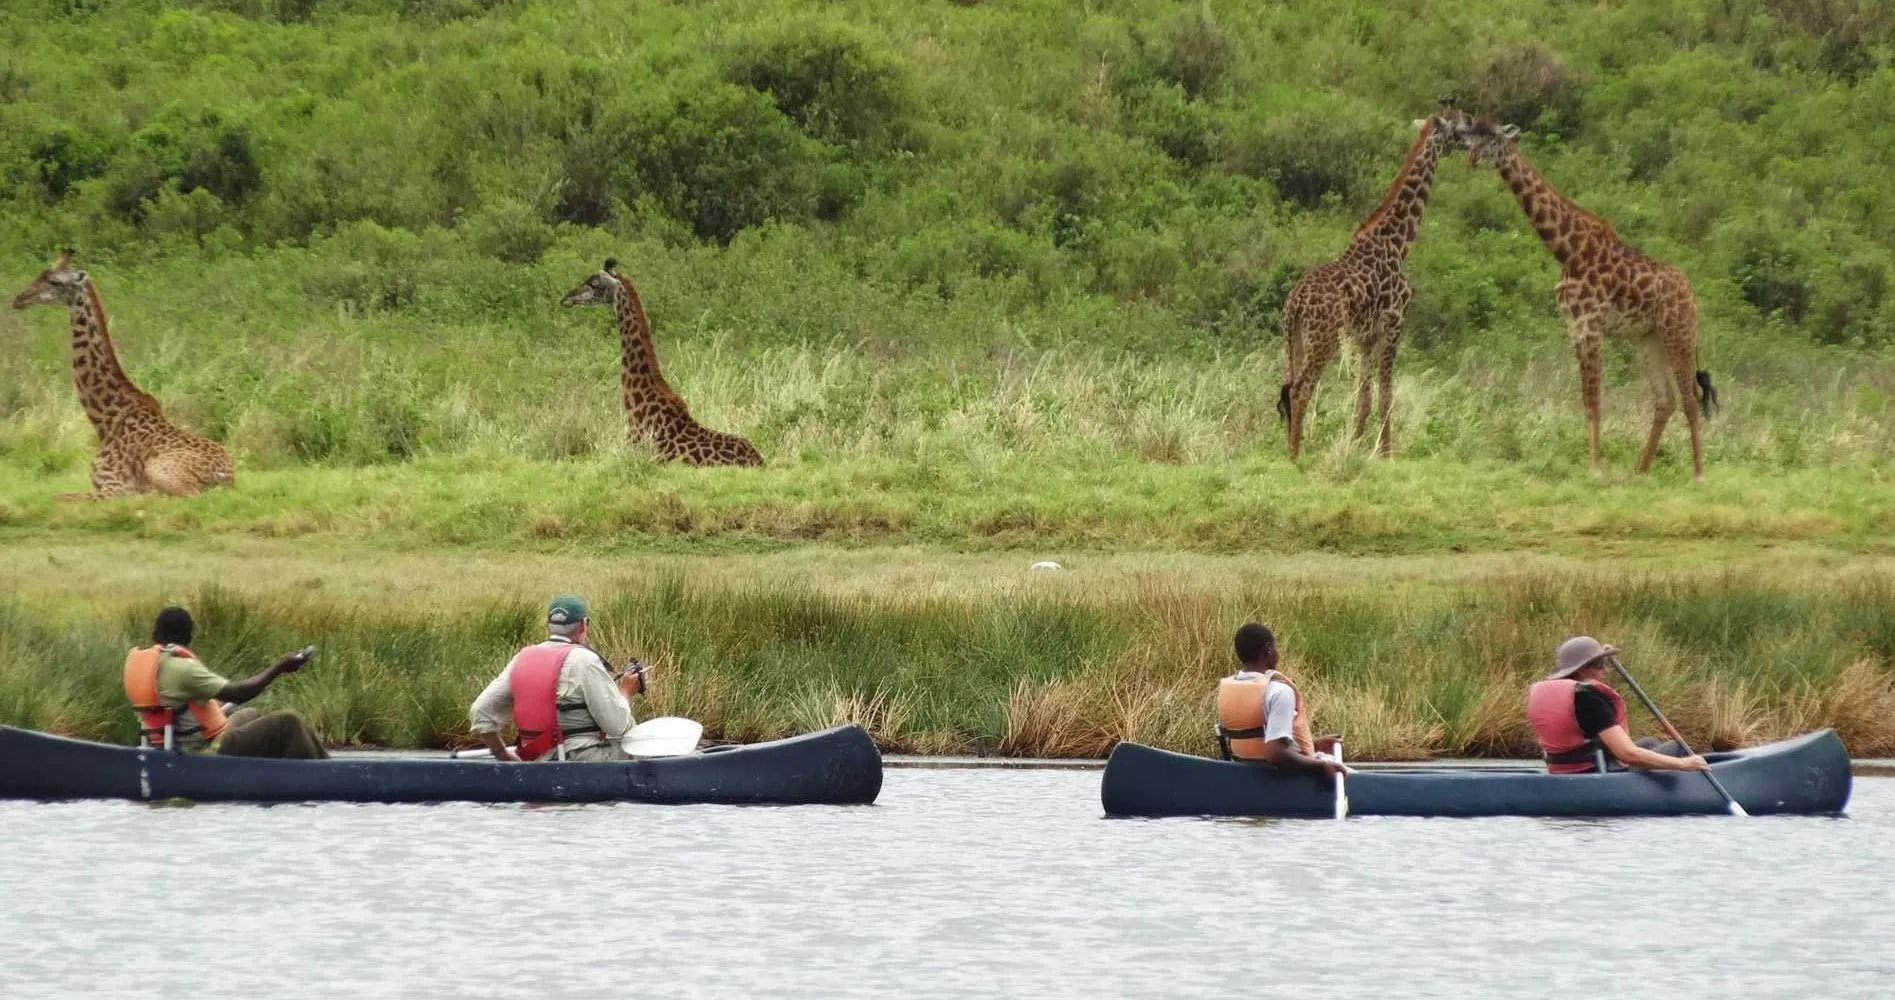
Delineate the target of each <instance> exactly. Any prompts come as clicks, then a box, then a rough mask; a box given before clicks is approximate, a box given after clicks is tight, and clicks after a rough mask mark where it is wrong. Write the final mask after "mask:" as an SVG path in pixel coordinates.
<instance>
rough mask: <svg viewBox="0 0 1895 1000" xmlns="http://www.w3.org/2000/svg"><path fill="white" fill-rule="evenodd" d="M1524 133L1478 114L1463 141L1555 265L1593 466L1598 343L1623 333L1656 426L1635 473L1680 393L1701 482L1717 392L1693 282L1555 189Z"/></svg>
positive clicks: (1646, 464)
mask: <svg viewBox="0 0 1895 1000" xmlns="http://www.w3.org/2000/svg"><path fill="white" fill-rule="evenodd" d="M1518 134H1519V129H1516V128H1514V127H1513V126H1511V125H1506V126H1502V125H1498V124H1495V123H1494V122H1493V121H1491V120H1482V121H1478V122H1473V123H1471V124H1470V125H1469V126H1468V127H1467V128H1466V129H1464V130H1462V131H1461V132H1460V133H1459V135H1458V140H1459V142H1460V144H1462V145H1465V146H1466V147H1467V159H1468V163H1470V164H1473V165H1479V164H1480V163H1481V162H1483V161H1485V162H1490V163H1492V164H1494V166H1495V167H1496V168H1497V169H1498V170H1499V171H1500V179H1501V180H1504V181H1506V182H1507V186H1508V187H1509V188H1512V189H1513V197H1514V199H1515V200H1516V201H1518V202H1519V203H1520V210H1521V211H1523V212H1525V213H1526V217H1527V220H1528V221H1529V222H1531V223H1532V224H1533V231H1534V232H1536V233H1538V234H1539V235H1540V242H1542V243H1545V244H1546V248H1547V249H1548V250H1551V251H1552V252H1553V256H1554V257H1555V258H1556V259H1557V260H1558V261H1559V284H1557V285H1555V286H1553V297H1554V299H1555V300H1557V301H1558V303H1559V311H1560V315H1562V316H1564V317H1565V318H1566V331H1567V333H1568V334H1570V335H1571V337H1572V341H1573V350H1574V352H1575V353H1577V354H1578V356H1579V393H1580V397H1581V398H1582V400H1583V401H1584V402H1585V404H1586V444H1587V447H1588V449H1589V452H1590V454H1591V457H1592V469H1593V471H1594V472H1597V471H1598V470H1599V409H1600V378H1601V369H1600V358H1599V345H1600V343H1601V342H1602V341H1603V340H1604V339H1605V338H1606V337H1620V338H1623V339H1625V340H1628V341H1631V342H1632V343H1634V344H1635V345H1637V347H1638V349H1639V352H1640V354H1641V356H1642V357H1643V358H1644V362H1645V378H1646V381H1647V383H1649V385H1650V386H1651V393H1652V429H1651V434H1650V435H1649V436H1647V437H1646V439H1645V451H1644V452H1643V453H1642V454H1641V455H1639V459H1638V471H1640V472H1645V471H1646V470H1648V469H1650V468H1651V465H1652V457H1653V456H1655V455H1656V454H1657V453H1658V439H1659V437H1660V436H1662V435H1663V434H1664V432H1665V423H1666V422H1667V421H1669V420H1670V419H1671V414H1672V412H1673V411H1674V410H1676V409H1677V408H1678V401H1679V400H1680V399H1682V400H1683V401H1684V421H1685V426H1686V427H1688V428H1689V429H1690V431H1691V475H1692V477H1693V478H1694V479H1698V480H1702V479H1703V478H1704V450H1703V446H1702V444H1701V443H1700V442H1699V438H1698V423H1699V417H1700V413H1702V416H1704V417H1709V416H1710V415H1711V411H1712V410H1713V409H1715V408H1716V406H1717V390H1715V389H1713V388H1712V387H1711V373H1710V372H1707V371H1704V370H1702V369H1699V368H1698V366H1697V363H1698V300H1697V297H1696V296H1695V295H1693V294H1692V292H1691V281H1690V279H1688V278H1686V277H1685V276H1684V272H1683V271H1680V270H1678V269H1677V268H1675V267H1672V266H1671V265H1670V264H1667V263H1665V262H1664V261H1661V260H1654V259H1653V258H1651V257H1647V256H1645V255H1644V254H1642V253H1639V252H1638V251H1637V250H1634V249H1632V248H1631V247H1629V246H1626V245H1625V243H1624V241H1622V240H1620V239H1619V234H1618V233H1617V232H1615V231H1614V230H1613V228H1612V223H1610V222H1607V221H1606V220H1604V219H1602V218H1600V217H1598V216H1596V215H1594V214H1592V213H1591V212H1588V211H1586V210H1585V209H1583V208H1580V207H1579V206H1578V205H1577V204H1575V203H1574V202H1573V201H1572V199H1570V198H1567V197H1566V196H1565V195H1562V194H1560V193H1559V192H1558V191H1555V190H1553V186H1552V185H1551V184H1548V183H1547V182H1546V178H1545V177H1544V176H1542V175H1541V174H1540V172H1539V171H1538V170H1536V169H1534V166H1533V164H1531V163H1529V162H1527V158H1526V157H1525V156H1523V155H1521V153H1520V149H1519V147H1517V146H1515V145H1514V142H1513V137H1514V136H1516V135H1518ZM1694 381H1695V382H1696V385H1693V384H1692V383H1693V382H1694Z"/></svg>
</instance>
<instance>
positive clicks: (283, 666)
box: [276, 646, 316, 674]
mask: <svg viewBox="0 0 1895 1000" xmlns="http://www.w3.org/2000/svg"><path fill="white" fill-rule="evenodd" d="M315 651H316V647H314V646H304V647H303V648H301V649H299V650H297V651H296V652H294V653H287V654H285V655H284V656H283V658H282V659H280V660H278V661H276V670H277V672H278V673H282V674H293V673H295V672H296V671H298V670H301V669H303V664H305V663H308V662H309V657H310V654H312V653H314V652H315Z"/></svg>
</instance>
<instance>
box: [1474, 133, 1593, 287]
mask: <svg viewBox="0 0 1895 1000" xmlns="http://www.w3.org/2000/svg"><path fill="white" fill-rule="evenodd" d="M1497 166H1498V167H1499V169H1500V179H1501V180H1503V181H1506V182H1507V187H1509V188H1511V189H1512V190H1513V197H1514V200H1515V201H1517V202H1519V203H1520V211H1522V212H1524V213H1525V214H1526V217H1527V221H1528V222H1529V223H1531V224H1532V225H1533V231H1534V232H1535V233H1538V234H1539V236H1540V242H1541V243H1544V244H1546V249H1548V250H1550V251H1552V253H1553V256H1554V258H1556V259H1557V260H1558V261H1559V264H1560V267H1561V268H1565V267H1566V266H1567V265H1568V264H1569V263H1571V262H1572V260H1573V258H1574V257H1575V256H1576V255H1577V254H1578V251H1579V247H1580V245H1581V244H1582V243H1585V242H1588V241H1589V239H1590V240H1592V241H1598V242H1602V243H1606V244H1607V245H1609V244H1611V243H1616V242H1618V236H1617V234H1615V233H1614V232H1613V230H1612V224H1611V223H1609V222H1607V221H1605V220H1604V219H1601V218H1599V217H1598V216H1596V215H1594V214H1592V213H1591V212H1588V211H1586V210H1585V209H1583V208H1580V207H1579V205H1578V203H1577V202H1574V201H1573V200H1572V199H1571V198H1568V197H1566V196H1565V195H1563V194H1560V193H1559V192H1558V191H1556V190H1554V188H1553V185H1551V184H1549V183H1547V181H1546V177H1545V176H1544V175H1543V174H1541V173H1540V172H1539V170H1538V169H1536V168H1535V167H1534V166H1533V164H1532V163H1531V162H1529V161H1528V160H1527V158H1526V157H1525V156H1523V155H1521V153H1520V150H1519V148H1518V147H1516V146H1514V145H1513V144H1512V143H1508V144H1507V151H1506V153H1505V154H1503V155H1502V156H1501V157H1500V161H1499V163H1498V164H1497Z"/></svg>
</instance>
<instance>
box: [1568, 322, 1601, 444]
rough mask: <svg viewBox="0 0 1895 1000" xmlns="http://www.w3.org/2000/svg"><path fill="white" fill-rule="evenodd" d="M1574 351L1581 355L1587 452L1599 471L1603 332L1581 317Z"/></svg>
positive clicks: (1580, 389) (1582, 396)
mask: <svg viewBox="0 0 1895 1000" xmlns="http://www.w3.org/2000/svg"><path fill="white" fill-rule="evenodd" d="M1573 352H1574V353H1575V354H1577V355H1578V357H1579V398H1580V400H1581V401H1582V402H1584V403H1585V405H1586V453H1587V455H1589V456H1590V458H1591V463H1592V471H1594V472H1598V471H1599V412H1600V408H1601V403H1602V400H1601V399H1600V395H1601V393H1602V392H1603V386H1602V385H1601V379H1602V378H1603V376H1604V372H1603V362H1602V361H1601V359H1600V357H1599V334H1598V332H1597V331H1596V330H1594V329H1593V328H1592V326H1591V324H1588V323H1586V322H1585V321H1583V320H1581V321H1578V322H1576V323H1574V325H1573Z"/></svg>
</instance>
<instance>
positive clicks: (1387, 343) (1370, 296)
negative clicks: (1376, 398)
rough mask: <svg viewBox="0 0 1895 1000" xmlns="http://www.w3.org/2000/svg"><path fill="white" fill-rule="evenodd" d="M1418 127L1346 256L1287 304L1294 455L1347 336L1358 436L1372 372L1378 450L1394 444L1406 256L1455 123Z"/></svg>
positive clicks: (1283, 397) (1316, 271) (1308, 280)
mask: <svg viewBox="0 0 1895 1000" xmlns="http://www.w3.org/2000/svg"><path fill="white" fill-rule="evenodd" d="M1415 124H1417V125H1418V126H1420V131H1419V132H1418V133H1417V134H1416V136H1415V141H1414V143H1413V144H1411V145H1410V146H1409V147H1408V156H1407V158H1406V159H1404V160H1403V161H1402V166H1401V170H1399V171H1397V172H1396V174H1395V183H1394V184H1393V185H1391V186H1390V187H1389V189H1388V194H1386V195H1384V196H1383V198H1382V203H1381V204H1380V205H1379V206H1377V207H1376V209H1375V211H1374V212H1373V213H1371V214H1370V215H1369V217H1368V218H1367V219H1365V220H1363V222H1362V224H1361V225H1359V226H1357V227H1356V230H1355V235H1354V236H1353V237H1351V238H1350V240H1349V248H1348V249H1347V250H1345V251H1343V254H1342V256H1341V257H1338V258H1336V259H1335V260H1332V261H1329V262H1328V263H1326V264H1319V265H1317V266H1315V267H1313V268H1310V269H1309V270H1308V271H1305V272H1303V276H1302V277H1300V278H1298V279H1297V280H1296V285H1295V287H1293V288H1291V289H1290V297H1289V298H1288V299H1287V300H1286V301H1285V302H1284V304H1283V347H1284V351H1285V353H1287V354H1288V356H1289V357H1288V361H1289V366H1288V370H1287V372H1286V373H1285V376H1284V381H1283V389H1282V392H1281V393H1280V395H1279V396H1278V398H1277V413H1278V414H1280V415H1281V416H1282V417H1283V419H1284V421H1285V422H1286V423H1287V424H1288V425H1289V444H1290V459H1291V460H1292V461H1294V460H1295V459H1296V458H1297V457H1298V456H1299V455H1300V454H1301V453H1302V450H1303V418H1304V414H1305V413H1306V412H1307V411H1308V409H1309V401H1310V397H1311V396H1313V395H1315V392H1316V382H1317V380H1318V379H1320V378H1322V374H1323V369H1325V368H1327V367H1329V363H1330V362H1332V361H1334V360H1335V359H1336V354H1337V352H1338V351H1340V350H1341V348H1342V341H1343V340H1344V338H1345V337H1346V338H1347V339H1348V340H1350V341H1351V342H1352V343H1354V344H1355V346H1356V347H1357V348H1358V349H1359V351H1360V352H1361V358H1362V363H1361V364H1360V365H1358V366H1357V367H1356V372H1355V433H1354V439H1355V440H1358V441H1359V440H1361V438H1362V432H1363V430H1364V428H1365V427H1366V426H1367V424H1368V420H1369V378H1370V375H1371V371H1373V372H1374V374H1375V375H1376V376H1377V377H1378V382H1379V384H1380V389H1381V411H1382V429H1381V433H1380V435H1379V436H1378V437H1377V439H1376V450H1377V452H1378V453H1379V454H1381V455H1383V456H1387V455H1388V454H1390V453H1391V452H1392V451H1393V450H1394V441H1393V440H1392V437H1391V432H1390V429H1389V416H1388V408H1389V398H1390V395H1391V392H1392V390H1393V383H1394V378H1395V348H1396V347H1397V345H1399V344H1400V343H1401V337H1402V316H1403V314H1404V313H1405V312H1407V310H1408V299H1409V297H1410V296H1411V295H1412V294H1413V292H1412V290H1411V289H1410V287H1409V284H1408V279H1407V278H1406V277H1405V276H1404V275H1403V274H1402V262H1403V261H1404V260H1406V259H1407V257H1408V248H1409V246H1411V245H1412V244H1413V243H1414V242H1415V234H1416V232H1418V231H1419V230H1420V228H1421V213H1422V211H1423V210H1424V209H1425V208H1427V206H1428V194H1429V192H1430V190H1431V186H1432V184H1433V182H1434V166H1435V160H1436V158H1437V157H1438V156H1439V155H1440V152H1441V150H1442V149H1444V148H1447V145H1448V140H1449V133H1450V132H1451V131H1452V130H1453V128H1454V127H1455V126H1454V124H1453V123H1452V122H1450V121H1445V120H1444V119H1443V118H1442V117H1440V116H1438V115H1437V116H1435V117H1432V118H1428V119H1426V120H1425V121H1419V122H1416V123H1415Z"/></svg>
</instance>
